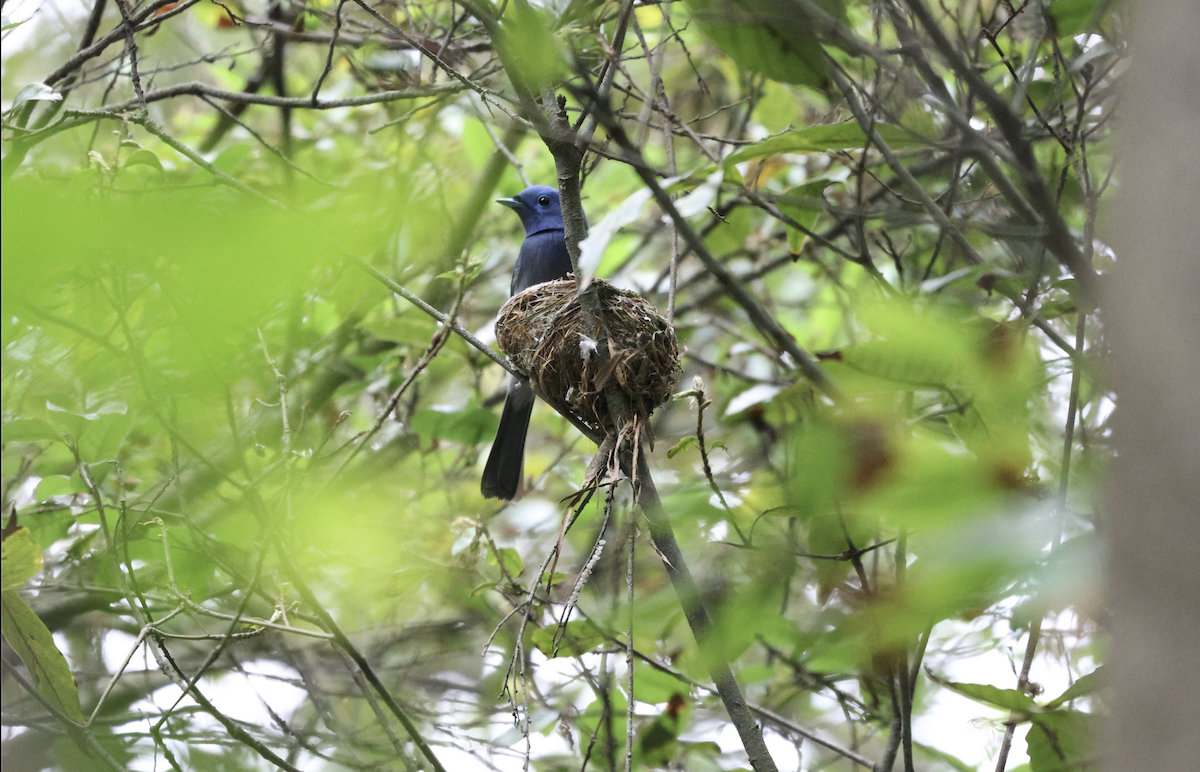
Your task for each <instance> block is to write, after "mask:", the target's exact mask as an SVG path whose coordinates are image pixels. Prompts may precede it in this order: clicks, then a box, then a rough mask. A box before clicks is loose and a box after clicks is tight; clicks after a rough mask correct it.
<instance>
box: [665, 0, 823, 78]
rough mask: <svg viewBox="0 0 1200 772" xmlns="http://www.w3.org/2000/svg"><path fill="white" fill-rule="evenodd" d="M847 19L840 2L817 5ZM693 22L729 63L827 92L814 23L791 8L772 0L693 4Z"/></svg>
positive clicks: (716, 0)
mask: <svg viewBox="0 0 1200 772" xmlns="http://www.w3.org/2000/svg"><path fill="white" fill-rule="evenodd" d="M818 4H819V5H822V6H824V7H825V10H827V11H830V12H831V13H832V15H833V16H835V17H841V16H843V11H842V4H841V2H840V0H838V1H836V2H835V1H831V0H825V2H818ZM688 7H689V8H690V9H691V11H692V16H693V18H695V19H696V21H698V22H699V24H700V27H701V29H703V30H704V33H705V34H706V35H708V36H709V37H710V38H712V40H713V42H714V43H716V44H717V47H718V48H720V49H721V50H722V51H723V52H725V54H726V55H727V56H729V58H730V59H732V60H733V61H735V62H737V63H738V64H739V65H741V66H742V67H745V68H747V69H750V70H753V71H755V72H759V73H762V74H763V75H766V76H767V77H768V78H771V79H772V80H778V81H782V82H784V83H795V84H798V85H802V86H809V87H811V88H824V87H825V86H826V85H827V82H828V79H829V75H828V71H827V70H826V68H825V56H824V51H823V50H822V48H821V43H820V41H819V40H817V37H816V35H813V34H812V33H811V32H809V29H810V22H809V21H808V20H807V19H806V18H805V17H804V15H803V14H802V13H798V12H797V10H796V9H795V7H793V6H784V5H782V4H780V3H775V2H770V1H769V0H736V2H725V1H724V0H689V2H688Z"/></svg>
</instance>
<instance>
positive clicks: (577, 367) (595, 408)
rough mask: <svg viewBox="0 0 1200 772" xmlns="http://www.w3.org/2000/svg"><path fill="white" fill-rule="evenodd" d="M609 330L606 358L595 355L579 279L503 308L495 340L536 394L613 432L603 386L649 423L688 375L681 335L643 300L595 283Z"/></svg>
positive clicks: (523, 295)
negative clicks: (617, 391)
mask: <svg viewBox="0 0 1200 772" xmlns="http://www.w3.org/2000/svg"><path fill="white" fill-rule="evenodd" d="M593 282H594V286H595V289H596V292H597V294H598V295H599V298H600V309H601V310H600V314H599V316H600V319H599V322H600V323H601V326H602V328H603V329H604V330H605V331H606V332H607V334H608V337H607V345H606V347H605V348H606V350H607V352H608V360H607V361H606V362H604V364H600V361H599V358H598V357H597V351H596V348H597V341H598V340H599V339H600V332H599V330H598V329H585V327H584V320H583V313H582V311H581V309H580V306H579V298H578V296H577V295H576V291H575V280H574V279H560V280H558V281H550V282H546V283H544V284H538V285H535V286H533V287H530V288H529V289H527V290H525V291H523V292H520V293H518V294H516V295H514V296H513V297H512V298H511V299H509V301H508V302H507V303H505V304H504V307H503V308H501V309H500V317H499V319H497V321H496V342H497V343H499V345H500V349H501V350H502V351H504V353H505V354H507V355H508V357H509V359H511V360H512V361H513V363H514V364H515V365H516V366H517V369H518V370H520V371H521V372H522V373H524V374H525V375H527V376H528V377H529V382H530V383H531V384H532V385H533V387H534V389H535V390H537V391H539V392H541V393H542V394H545V395H546V396H548V397H550V398H551V399H555V400H558V401H560V402H562V403H564V404H565V405H567V406H568V407H570V409H571V410H572V412H574V413H575V415H576V416H577V417H578V418H579V419H580V420H582V421H583V422H584V423H585V424H587V425H588V426H590V427H592V428H593V429H596V430H598V431H600V432H602V433H603V432H607V431H608V430H609V429H611V428H612V426H613V422H612V419H611V418H610V417H609V412H608V401H607V399H606V398H605V397H604V388H605V386H607V385H608V384H609V383H610V381H611V382H615V384H616V386H617V387H618V388H619V389H620V390H621V391H622V392H624V393H625V395H626V396H627V397H628V398H629V402H630V407H631V408H632V410H633V412H634V415H637V416H640V417H643V418H645V417H647V416H649V415H650V413H651V412H653V411H654V409H655V408H656V407H658V406H659V405H661V404H663V403H665V402H666V401H667V400H668V399H670V398H671V390H672V388H673V387H674V386H675V382H676V380H678V378H679V374H680V372H681V370H682V367H681V366H680V357H681V356H682V353H683V352H682V351H681V350H680V347H679V340H678V338H676V337H675V331H674V330H673V329H672V328H671V326H670V325H669V324H667V320H666V319H664V318H663V317H662V316H661V315H660V314H659V313H658V311H657V310H656V309H655V308H654V306H653V305H651V304H650V302H649V301H647V300H646V299H645V298H643V297H641V296H640V295H637V294H635V293H633V292H627V291H625V290H621V289H617V288H616V287H614V286H612V285H611V284H609V283H607V282H604V281H601V280H600V279H595V280H593Z"/></svg>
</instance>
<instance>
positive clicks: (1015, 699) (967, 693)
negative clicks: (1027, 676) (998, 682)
mask: <svg viewBox="0 0 1200 772" xmlns="http://www.w3.org/2000/svg"><path fill="white" fill-rule="evenodd" d="M938 683H939V684H941V685H942V686H945V687H946V688H948V689H953V690H954V691H956V692H958V693H959V694H961V695H963V696H964V697H970V698H971V699H973V700H975V701H976V702H982V703H985V704H987V705H992V706H994V707H997V708H1004V709H1005V710H1011V711H1016V712H1017V713H1022V714H1025V715H1030V714H1033V713H1036V712H1037V711H1039V710H1041V706H1040V705H1038V704H1037V703H1036V702H1034V701H1033V698H1032V697H1030V696H1029V695H1028V694H1025V693H1024V692H1019V691H1017V690H1016V689H1000V688H998V687H995V686H989V685H988V684H964V683H957V682H955V681H943V680H941V679H938Z"/></svg>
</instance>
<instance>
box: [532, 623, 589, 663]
mask: <svg viewBox="0 0 1200 772" xmlns="http://www.w3.org/2000/svg"><path fill="white" fill-rule="evenodd" d="M557 633H558V627H542V628H539V629H537V630H534V631H533V632H532V633H530V635H529V642H530V643H532V644H533V645H534V646H536V647H537V648H538V650H539V651H541V652H542V653H543V654H545V655H546V656H547V657H554V656H556V655H555V653H554V638H555V635H556V634H557ZM606 640H608V638H607V636H605V635H604V631H603V630H601V629H600V628H599V627H597V626H596V625H595V623H593V622H591V621H589V620H586V619H582V620H578V621H575V622H568V623H567V629H566V630H565V631H563V635H562V640H560V641H559V643H558V654H557V656H559V657H578V656H579V655H580V654H586V653H587V652H589V651H591V650H593V649H595V648H596V647H597V646H600V645H601V644H603V643H604V642H605V641H606Z"/></svg>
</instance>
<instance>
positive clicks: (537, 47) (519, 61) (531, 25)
mask: <svg viewBox="0 0 1200 772" xmlns="http://www.w3.org/2000/svg"><path fill="white" fill-rule="evenodd" d="M501 29H502V30H503V33H504V34H503V38H502V40H501V41H500V43H501V45H500V48H501V50H502V52H503V56H502V57H501V58H502V60H503V61H504V64H505V67H508V68H511V69H510V72H509V73H508V74H509V77H513V76H515V77H516V78H519V79H520V80H522V81H524V83H525V85H526V86H527V87H528V88H529V89H530V90H531V91H533V93H534V94H537V93H538V92H539V91H540V90H541V88H542V87H543V86H554V85H555V84H557V83H558V82H559V81H560V80H561V79H562V78H563V77H564V76H565V75H566V73H567V62H566V59H564V58H563V55H562V51H560V50H559V47H558V43H557V42H556V41H555V39H554V35H553V34H552V33H551V31H550V20H549V19H548V18H547V15H546V14H545V12H543V11H542V10H541V9H538V8H534V7H532V6H530V5H528V4H526V3H512V4H510V5H509V6H508V10H507V11H506V12H505V14H504V20H503V22H502V25H501ZM511 70H515V72H513V71H511Z"/></svg>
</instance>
